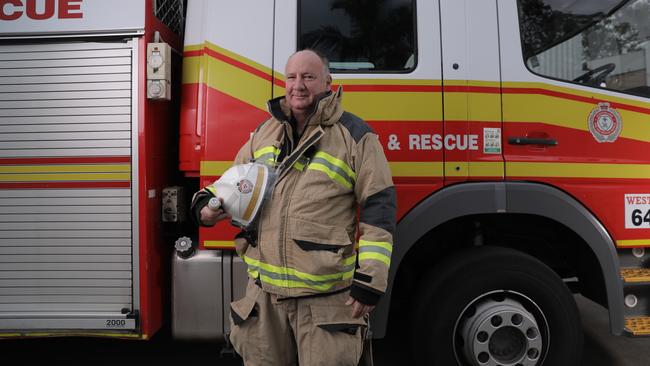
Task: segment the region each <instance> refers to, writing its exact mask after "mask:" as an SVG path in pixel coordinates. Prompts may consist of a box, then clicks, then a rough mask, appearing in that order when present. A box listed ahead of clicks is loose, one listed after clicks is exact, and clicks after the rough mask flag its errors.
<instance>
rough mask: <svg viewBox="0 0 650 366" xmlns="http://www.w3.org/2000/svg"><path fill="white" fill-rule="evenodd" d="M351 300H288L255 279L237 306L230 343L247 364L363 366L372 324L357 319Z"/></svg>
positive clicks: (346, 293)
mask: <svg viewBox="0 0 650 366" xmlns="http://www.w3.org/2000/svg"><path fill="white" fill-rule="evenodd" d="M348 297H349V291H344V292H340V293H337V294H332V295H326V296H311V297H304V298H284V299H283V298H278V296H277V295H274V294H270V293H268V292H265V291H262V289H261V288H260V287H259V286H257V285H256V284H255V283H254V282H253V281H252V280H249V282H248V287H247V288H246V296H245V297H244V298H242V299H240V300H238V301H235V302H233V303H232V304H231V310H232V311H231V319H230V321H231V333H230V341H231V342H232V345H233V346H234V348H235V350H236V351H237V353H239V355H241V356H242V358H243V359H244V364H245V365H246V366H275V365H277V366H290V365H298V364H299V365H300V366H321V365H322V366H357V365H358V363H359V359H360V358H361V354H362V351H363V338H364V335H365V332H366V321H365V319H364V318H353V317H352V307H351V306H346V305H345V302H346V301H347V299H348Z"/></svg>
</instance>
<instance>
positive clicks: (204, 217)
mask: <svg viewBox="0 0 650 366" xmlns="http://www.w3.org/2000/svg"><path fill="white" fill-rule="evenodd" d="M229 217H230V215H228V214H227V213H225V212H224V211H223V210H222V209H217V210H213V209H211V208H210V207H208V205H205V206H203V208H202V209H201V222H202V223H203V224H204V225H208V226H213V225H214V224H216V223H217V222H219V221H221V220H223V219H227V218H229Z"/></svg>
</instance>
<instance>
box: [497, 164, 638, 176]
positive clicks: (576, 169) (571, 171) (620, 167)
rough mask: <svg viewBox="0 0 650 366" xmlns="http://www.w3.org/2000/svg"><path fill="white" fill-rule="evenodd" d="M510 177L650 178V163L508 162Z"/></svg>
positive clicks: (508, 174) (507, 172)
mask: <svg viewBox="0 0 650 366" xmlns="http://www.w3.org/2000/svg"><path fill="white" fill-rule="evenodd" d="M506 175H507V176H509V177H561V178H608V179H650V164H592V163H536V162H506Z"/></svg>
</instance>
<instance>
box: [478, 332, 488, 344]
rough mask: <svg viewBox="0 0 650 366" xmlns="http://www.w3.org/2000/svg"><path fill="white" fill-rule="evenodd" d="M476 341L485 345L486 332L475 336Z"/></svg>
mask: <svg viewBox="0 0 650 366" xmlns="http://www.w3.org/2000/svg"><path fill="white" fill-rule="evenodd" d="M476 339H477V340H478V341H479V342H481V343H485V341H487V340H488V334H487V333H486V332H479V333H478V334H477V335H476Z"/></svg>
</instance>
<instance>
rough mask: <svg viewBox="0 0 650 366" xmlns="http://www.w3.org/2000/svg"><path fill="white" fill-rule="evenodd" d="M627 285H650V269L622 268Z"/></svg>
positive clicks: (622, 275)
mask: <svg viewBox="0 0 650 366" xmlns="http://www.w3.org/2000/svg"><path fill="white" fill-rule="evenodd" d="M621 277H622V278H623V281H625V283H643V282H648V283H650V268H621Z"/></svg>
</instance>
